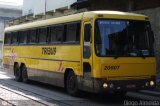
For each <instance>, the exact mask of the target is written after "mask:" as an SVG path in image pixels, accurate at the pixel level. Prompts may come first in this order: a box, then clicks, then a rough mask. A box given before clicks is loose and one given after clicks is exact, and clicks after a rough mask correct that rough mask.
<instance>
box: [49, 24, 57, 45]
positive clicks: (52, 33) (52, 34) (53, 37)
mask: <svg viewBox="0 0 160 106" xmlns="http://www.w3.org/2000/svg"><path fill="white" fill-rule="evenodd" d="M50 42H51V43H54V42H56V27H54V26H51V27H50Z"/></svg>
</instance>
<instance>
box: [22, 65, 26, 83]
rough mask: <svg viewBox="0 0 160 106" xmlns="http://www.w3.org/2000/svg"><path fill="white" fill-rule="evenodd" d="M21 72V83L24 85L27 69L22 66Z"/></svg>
mask: <svg viewBox="0 0 160 106" xmlns="http://www.w3.org/2000/svg"><path fill="white" fill-rule="evenodd" d="M21 71H22V81H23V82H24V83H28V73H27V67H26V66H25V65H23V66H22V68H21Z"/></svg>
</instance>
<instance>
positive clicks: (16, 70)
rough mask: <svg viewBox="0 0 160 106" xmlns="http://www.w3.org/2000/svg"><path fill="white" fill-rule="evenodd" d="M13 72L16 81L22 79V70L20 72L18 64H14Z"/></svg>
mask: <svg viewBox="0 0 160 106" xmlns="http://www.w3.org/2000/svg"><path fill="white" fill-rule="evenodd" d="M14 72H15V79H16V81H19V82H20V81H22V72H21V70H20V68H19V65H18V64H15V66H14Z"/></svg>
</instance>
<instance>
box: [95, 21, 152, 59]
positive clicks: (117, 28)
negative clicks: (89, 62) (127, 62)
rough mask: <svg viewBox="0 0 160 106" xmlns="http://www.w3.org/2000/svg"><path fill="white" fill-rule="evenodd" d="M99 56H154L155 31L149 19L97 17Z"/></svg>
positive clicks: (96, 29)
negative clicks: (108, 18) (153, 31)
mask: <svg viewBox="0 0 160 106" xmlns="http://www.w3.org/2000/svg"><path fill="white" fill-rule="evenodd" d="M94 39H95V40H94V42H95V52H96V54H97V56H121V57H122V56H129V57H130V56H133V57H141V56H144V57H146V56H153V55H154V54H153V33H152V31H151V27H150V23H149V22H148V21H136V20H107V19H97V20H96V22H95V38H94Z"/></svg>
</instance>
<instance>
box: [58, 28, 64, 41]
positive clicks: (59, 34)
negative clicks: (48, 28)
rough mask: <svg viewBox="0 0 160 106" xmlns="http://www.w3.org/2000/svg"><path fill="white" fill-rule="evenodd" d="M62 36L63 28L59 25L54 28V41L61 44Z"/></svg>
mask: <svg viewBox="0 0 160 106" xmlns="http://www.w3.org/2000/svg"><path fill="white" fill-rule="evenodd" d="M63 34H64V26H62V25H60V26H57V27H56V41H57V42H62V41H63Z"/></svg>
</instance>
